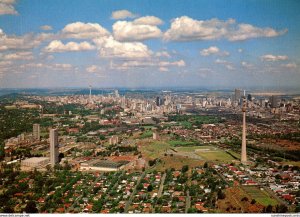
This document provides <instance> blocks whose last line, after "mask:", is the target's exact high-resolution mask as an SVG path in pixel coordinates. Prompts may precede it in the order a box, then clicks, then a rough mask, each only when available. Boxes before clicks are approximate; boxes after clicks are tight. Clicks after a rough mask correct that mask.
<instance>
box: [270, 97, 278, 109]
mask: <svg viewBox="0 0 300 217" xmlns="http://www.w3.org/2000/svg"><path fill="white" fill-rule="evenodd" d="M270 104H271V108H278V106H279V97H278V96H275V95H272V96H271V97H270Z"/></svg>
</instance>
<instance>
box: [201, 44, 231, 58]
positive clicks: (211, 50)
mask: <svg viewBox="0 0 300 217" xmlns="http://www.w3.org/2000/svg"><path fill="white" fill-rule="evenodd" d="M200 54H201V55H202V56H209V55H213V54H214V55H219V56H228V55H229V52H227V51H221V50H220V49H219V48H218V47H216V46H211V47H209V48H207V49H203V50H201V51H200Z"/></svg>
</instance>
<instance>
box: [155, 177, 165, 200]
mask: <svg viewBox="0 0 300 217" xmlns="http://www.w3.org/2000/svg"><path fill="white" fill-rule="evenodd" d="M166 176H167V174H166V173H164V174H163V176H162V177H161V181H160V186H159V189H158V193H157V198H160V197H161V194H162V192H163V190H164V183H165V179H166Z"/></svg>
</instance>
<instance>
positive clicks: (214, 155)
mask: <svg viewBox="0 0 300 217" xmlns="http://www.w3.org/2000/svg"><path fill="white" fill-rule="evenodd" d="M205 149H207V150H205ZM195 152H196V154H198V155H199V156H201V157H203V158H204V159H206V160H209V161H225V162H230V161H232V160H234V158H233V157H232V156H231V155H229V154H228V153H226V152H225V151H223V150H221V149H219V148H217V147H214V146H203V147H201V148H198V150H196V151H195Z"/></svg>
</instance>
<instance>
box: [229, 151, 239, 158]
mask: <svg viewBox="0 0 300 217" xmlns="http://www.w3.org/2000/svg"><path fill="white" fill-rule="evenodd" d="M228 152H229V153H230V154H232V155H233V156H234V157H236V158H237V159H241V154H239V153H236V152H234V151H231V150H229V151H228Z"/></svg>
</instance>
